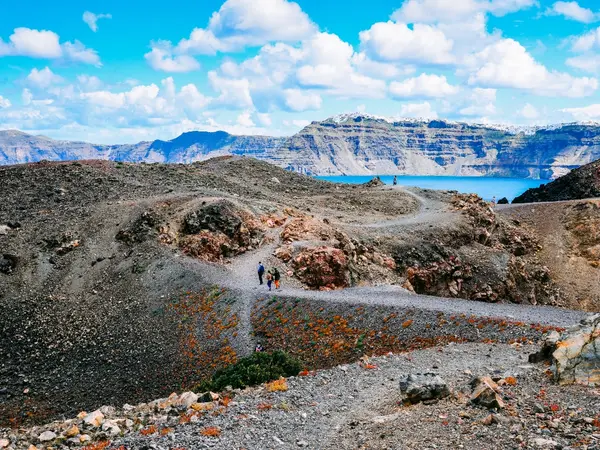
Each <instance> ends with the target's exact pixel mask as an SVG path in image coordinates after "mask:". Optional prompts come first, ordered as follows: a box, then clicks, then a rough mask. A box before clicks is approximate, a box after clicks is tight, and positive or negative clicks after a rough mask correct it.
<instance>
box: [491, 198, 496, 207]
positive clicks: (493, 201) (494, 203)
mask: <svg viewBox="0 0 600 450" xmlns="http://www.w3.org/2000/svg"><path fill="white" fill-rule="evenodd" d="M495 206H496V196H495V195H494V196H493V197H492V208H493V207H495Z"/></svg>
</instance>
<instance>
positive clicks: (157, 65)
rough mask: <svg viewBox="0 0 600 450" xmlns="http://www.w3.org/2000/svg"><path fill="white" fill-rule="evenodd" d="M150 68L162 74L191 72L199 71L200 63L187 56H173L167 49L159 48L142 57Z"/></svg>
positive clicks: (154, 48)
mask: <svg viewBox="0 0 600 450" xmlns="http://www.w3.org/2000/svg"><path fill="white" fill-rule="evenodd" d="M144 58H146V61H148V64H149V65H150V67H152V68H153V69H154V70H160V71H163V72H173V73H182V72H191V71H194V70H198V69H200V63H199V62H198V61H197V60H196V59H195V58H193V57H192V56H189V55H176V56H173V55H172V54H171V52H170V51H169V50H168V49H165V48H161V47H159V46H156V47H152V50H151V51H150V52H148V53H146V54H145V55H144Z"/></svg>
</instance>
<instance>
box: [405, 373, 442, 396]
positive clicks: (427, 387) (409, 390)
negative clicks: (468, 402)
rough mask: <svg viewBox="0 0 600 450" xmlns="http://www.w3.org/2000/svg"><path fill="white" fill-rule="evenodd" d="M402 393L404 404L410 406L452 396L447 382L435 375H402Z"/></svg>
mask: <svg viewBox="0 0 600 450" xmlns="http://www.w3.org/2000/svg"><path fill="white" fill-rule="evenodd" d="M400 392H402V394H403V395H404V402H405V403H409V404H415V403H419V402H423V401H427V400H436V399H441V398H445V397H448V396H449V395H450V389H448V385H447V384H446V382H445V381H444V380H443V379H442V378H441V377H440V376H439V375H437V374H435V373H416V374H405V375H402V376H401V377H400Z"/></svg>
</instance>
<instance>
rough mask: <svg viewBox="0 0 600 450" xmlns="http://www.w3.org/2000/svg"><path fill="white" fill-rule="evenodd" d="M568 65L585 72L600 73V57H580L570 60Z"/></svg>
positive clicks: (595, 55)
mask: <svg viewBox="0 0 600 450" xmlns="http://www.w3.org/2000/svg"><path fill="white" fill-rule="evenodd" d="M566 64H567V65H568V66H570V67H574V68H575V69H579V70H583V71H585V72H591V73H598V72H600V55H598V54H591V55H588V54H586V55H579V56H574V57H572V58H568V59H567V61H566Z"/></svg>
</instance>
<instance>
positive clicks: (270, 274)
mask: <svg viewBox="0 0 600 450" xmlns="http://www.w3.org/2000/svg"><path fill="white" fill-rule="evenodd" d="M271 284H273V274H272V273H271V271H270V270H269V271H268V272H267V287H268V288H269V290H271Z"/></svg>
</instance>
